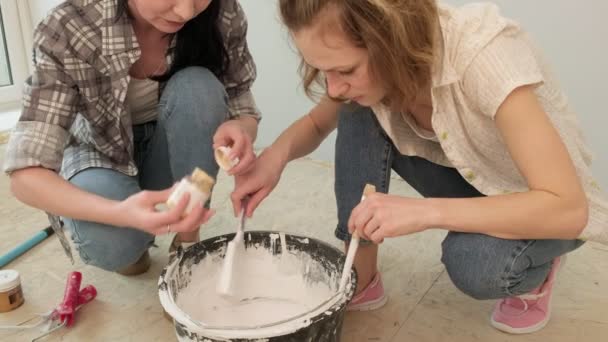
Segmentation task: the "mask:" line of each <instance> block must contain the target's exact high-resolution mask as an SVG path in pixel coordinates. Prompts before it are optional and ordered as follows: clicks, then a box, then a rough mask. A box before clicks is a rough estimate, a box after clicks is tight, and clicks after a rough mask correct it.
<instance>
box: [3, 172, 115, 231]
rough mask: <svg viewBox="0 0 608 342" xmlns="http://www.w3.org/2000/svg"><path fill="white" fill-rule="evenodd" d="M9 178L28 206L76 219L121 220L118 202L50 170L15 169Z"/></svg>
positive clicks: (20, 197)
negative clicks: (98, 194) (84, 188)
mask: <svg viewBox="0 0 608 342" xmlns="http://www.w3.org/2000/svg"><path fill="white" fill-rule="evenodd" d="M10 178H11V190H12V192H13V194H14V195H15V197H16V198H17V199H18V200H19V201H21V202H23V203H25V204H27V205H29V206H32V207H34V208H38V209H40V210H44V211H46V212H49V213H52V214H55V215H58V216H64V217H69V218H73V219H77V220H84V221H92V222H100V223H105V224H111V225H116V226H120V225H121V223H122V217H121V215H119V213H118V212H117V204H118V202H116V201H113V200H109V199H106V198H104V197H101V196H97V195H95V194H92V193H89V192H86V191H83V190H81V189H79V188H78V187H76V186H74V185H72V184H71V183H70V182H68V181H66V180H65V179H63V178H61V176H59V175H58V174H57V173H55V172H53V171H51V170H48V169H45V168H41V167H32V168H27V169H22V170H17V171H14V172H13V173H12V174H11V176H10Z"/></svg>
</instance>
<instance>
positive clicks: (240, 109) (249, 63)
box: [221, 0, 261, 120]
mask: <svg viewBox="0 0 608 342" xmlns="http://www.w3.org/2000/svg"><path fill="white" fill-rule="evenodd" d="M224 6H225V8H224V10H223V14H222V18H221V20H222V26H223V30H224V31H225V34H224V37H225V39H226V41H225V45H226V50H227V52H228V58H229V60H230V64H229V67H228V70H227V72H226V74H225V75H224V77H223V80H222V81H223V83H224V86H225V87H226V93H227V94H228V107H229V110H230V116H231V117H238V116H243V115H248V116H253V117H254V118H256V119H257V120H260V118H261V115H260V112H259V110H258V108H257V106H256V103H255V100H254V97H253V94H252V92H251V87H252V85H253V82H254V81H255V78H256V76H257V74H256V66H255V63H254V61H253V58H252V56H251V53H250V52H249V48H248V46H247V18H246V16H245V13H244V12H243V9H242V8H241V5H240V4H239V3H238V1H236V0H232V1H225V3H224Z"/></svg>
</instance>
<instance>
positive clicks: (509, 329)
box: [490, 304, 551, 335]
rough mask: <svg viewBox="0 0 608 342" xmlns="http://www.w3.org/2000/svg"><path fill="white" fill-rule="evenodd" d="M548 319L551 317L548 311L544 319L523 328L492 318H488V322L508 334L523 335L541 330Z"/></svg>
mask: <svg viewBox="0 0 608 342" xmlns="http://www.w3.org/2000/svg"><path fill="white" fill-rule="evenodd" d="M549 312H551V304H549ZM549 319H551V314H550V313H549V314H548V315H547V317H546V318H545V319H544V320H542V321H540V322H538V323H536V324H535V325H532V326H529V327H525V328H513V327H510V326H508V325H506V324H503V323H500V322H496V321H495V320H494V319H493V318H492V319H490V324H492V326H493V327H494V328H496V329H498V330H500V331H502V332H506V333H508V334H513V335H523V334H531V333H534V332H537V331H539V330H541V329H542V328H544V327H545V326H546V325H547V323H549Z"/></svg>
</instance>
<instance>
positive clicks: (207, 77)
mask: <svg viewBox="0 0 608 342" xmlns="http://www.w3.org/2000/svg"><path fill="white" fill-rule="evenodd" d="M227 101H228V95H227V94H226V90H225V87H224V85H223V84H222V83H221V82H220V81H219V80H218V79H217V77H216V76H215V75H214V74H213V73H212V72H211V71H209V70H208V69H206V68H203V67H188V68H184V69H182V70H180V71H178V72H177V73H175V74H174V75H173V76H172V77H171V79H169V81H168V82H167V85H166V87H165V89H164V91H163V95H162V97H161V100H160V104H161V108H162V107H164V108H165V110H164V111H161V117H160V119H161V120H163V119H164V120H167V119H169V118H171V117H173V116H172V114H174V113H176V112H179V117H180V118H189V119H190V120H194V121H201V120H200V119H202V121H203V122H204V123H205V124H206V125H211V126H219V125H220V124H221V123H222V122H224V121H225V120H226V119H227V118H228V102H227Z"/></svg>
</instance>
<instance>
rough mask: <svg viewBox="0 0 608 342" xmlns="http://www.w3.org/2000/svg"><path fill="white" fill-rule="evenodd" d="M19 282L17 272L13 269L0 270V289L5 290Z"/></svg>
mask: <svg viewBox="0 0 608 342" xmlns="http://www.w3.org/2000/svg"><path fill="white" fill-rule="evenodd" d="M20 284H21V278H20V277H19V272H17V271H15V270H2V271H0V291H7V290H10V289H12V288H14V287H17V286H18V285H20Z"/></svg>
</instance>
